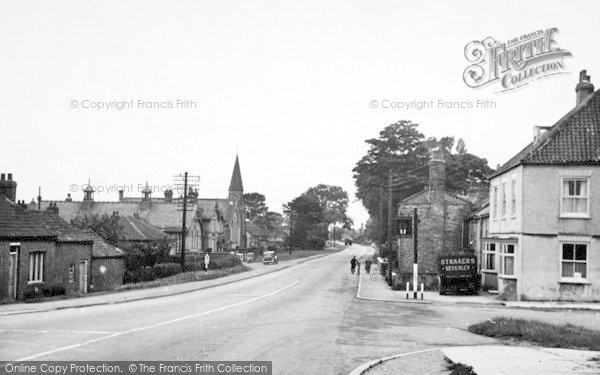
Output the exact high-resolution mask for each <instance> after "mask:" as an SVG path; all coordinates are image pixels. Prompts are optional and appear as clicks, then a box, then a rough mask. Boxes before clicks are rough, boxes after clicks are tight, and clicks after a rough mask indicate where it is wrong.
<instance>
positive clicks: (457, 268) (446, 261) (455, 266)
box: [440, 255, 477, 279]
mask: <svg viewBox="0 0 600 375" xmlns="http://www.w3.org/2000/svg"><path fill="white" fill-rule="evenodd" d="M476 274H477V258H476V257H475V256H471V255H448V256H441V257H440V276H442V277H445V278H448V279H454V278H460V279H462V278H469V277H472V276H473V275H476Z"/></svg>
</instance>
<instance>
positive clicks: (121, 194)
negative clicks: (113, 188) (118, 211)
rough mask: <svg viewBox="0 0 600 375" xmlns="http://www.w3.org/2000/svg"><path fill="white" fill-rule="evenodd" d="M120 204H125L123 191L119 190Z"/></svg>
mask: <svg viewBox="0 0 600 375" xmlns="http://www.w3.org/2000/svg"><path fill="white" fill-rule="evenodd" d="M119 202H123V190H122V189H121V190H119Z"/></svg>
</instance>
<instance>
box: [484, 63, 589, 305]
mask: <svg viewBox="0 0 600 375" xmlns="http://www.w3.org/2000/svg"><path fill="white" fill-rule="evenodd" d="M576 93H577V103H576V107H575V108H574V109H573V110H571V111H570V112H569V113H567V114H566V115H565V116H564V117H563V118H562V119H560V120H559V121H558V122H557V123H556V124H554V125H553V126H551V127H545V128H541V127H535V128H534V139H533V142H532V143H530V144H529V145H528V146H527V147H525V148H524V149H523V150H522V151H521V152H519V153H518V154H517V155H515V156H514V157H513V158H511V159H510V160H509V161H508V162H507V163H506V164H504V165H503V166H502V167H500V168H499V170H498V171H497V172H496V173H494V174H493V175H492V176H491V179H490V207H489V234H488V237H489V238H487V239H485V240H484V241H483V252H484V254H485V256H487V257H488V258H489V259H490V261H489V262H488V263H486V264H485V265H484V266H485V269H484V271H485V272H487V273H488V274H489V275H493V274H494V273H495V274H496V275H497V276H496V281H497V285H498V290H499V292H500V295H501V297H502V298H504V299H509V300H565V301H599V300H600V94H599V93H598V92H594V87H593V85H592V84H591V83H590V80H589V76H587V75H586V72H585V71H582V72H581V74H580V79H579V83H578V85H577V87H576Z"/></svg>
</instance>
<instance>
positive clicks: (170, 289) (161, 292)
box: [0, 253, 331, 316]
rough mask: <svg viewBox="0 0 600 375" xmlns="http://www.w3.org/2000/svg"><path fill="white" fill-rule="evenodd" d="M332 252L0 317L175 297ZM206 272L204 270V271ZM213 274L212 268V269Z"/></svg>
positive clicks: (7, 311) (9, 308) (29, 306)
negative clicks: (208, 277) (244, 270)
mask: <svg viewBox="0 0 600 375" xmlns="http://www.w3.org/2000/svg"><path fill="white" fill-rule="evenodd" d="M329 254H331V253H326V254H324V255H315V256H311V257H306V258H299V259H293V260H289V261H285V262H280V263H278V264H274V265H271V264H270V265H263V264H262V263H261V262H253V263H244V265H246V266H248V267H250V268H251V270H250V271H246V272H240V273H236V274H233V275H229V276H224V277H220V278H216V279H212V280H203V281H191V282H184V283H181V284H173V285H165V286H156V287H150V288H140V289H131V290H122V291H113V292H99V293H90V294H88V295H86V296H84V297H79V298H67V299H56V300H48V301H43V302H17V303H10V304H4V305H0V316H3V315H14V314H28V313H36V312H44V311H52V310H62V309H71V308H82V307H91V306H98V305H111V304H117V303H124V302H133V301H139V300H146V299H153V298H160V297H166V296H173V295H178V294H184V293H191V292H194V291H198V290H202V289H208V288H213V287H217V286H221V285H227V284H230V283H234V282H237V281H241V280H246V279H249V278H254V277H259V276H262V275H265V274H267V273H271V272H276V271H280V270H284V269H286V268H289V267H291V266H294V265H297V264H302V263H304V262H307V261H310V260H312V259H317V258H320V257H323V256H326V255H329ZM200 272H202V271H200ZM209 273H210V270H209Z"/></svg>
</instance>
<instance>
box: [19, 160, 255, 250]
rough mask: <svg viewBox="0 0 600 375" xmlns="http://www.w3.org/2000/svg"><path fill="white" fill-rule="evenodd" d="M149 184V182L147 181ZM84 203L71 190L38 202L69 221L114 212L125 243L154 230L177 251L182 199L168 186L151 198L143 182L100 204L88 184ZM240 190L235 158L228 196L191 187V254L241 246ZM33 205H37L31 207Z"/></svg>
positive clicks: (152, 235)
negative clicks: (133, 192) (132, 193)
mask: <svg viewBox="0 0 600 375" xmlns="http://www.w3.org/2000/svg"><path fill="white" fill-rule="evenodd" d="M146 185H147V184H146ZM83 193H84V195H83V200H82V201H74V200H73V198H72V197H71V195H70V194H69V195H68V196H67V198H66V199H65V200H64V201H45V200H41V201H40V203H39V205H40V207H41V209H42V210H45V209H46V208H47V207H49V206H50V205H53V206H54V207H55V208H56V210H57V212H58V215H59V216H60V217H61V218H63V219H64V220H66V221H67V222H71V220H73V219H75V218H76V217H78V216H79V217H84V216H86V215H87V216H91V215H99V216H102V215H108V216H113V215H118V216H119V218H120V219H119V220H120V223H121V224H122V226H123V227H124V229H125V230H124V232H125V238H123V241H136V240H140V241H144V240H150V239H157V238H159V237H160V236H161V234H160V233H159V232H158V231H160V232H163V233H165V234H167V236H168V238H169V240H170V241H171V242H172V253H173V254H175V253H178V252H180V250H181V238H182V220H183V217H182V216H183V215H182V200H183V198H181V197H177V198H174V197H173V191H171V190H166V191H165V192H164V198H155V197H152V190H151V189H150V188H149V187H148V186H146V187H145V188H144V189H143V190H142V192H141V193H142V195H141V197H139V198H133V197H125V196H124V194H123V191H120V192H119V199H118V201H110V202H99V201H95V200H94V196H93V194H94V189H93V188H92V187H91V186H90V185H89V184H88V186H87V187H86V188H85V189H84V192H83ZM243 194H244V189H243V184H242V176H241V172H240V165H239V160H238V158H237V157H236V160H235V165H234V169H233V174H232V176H231V182H230V186H229V194H228V197H227V198H216V199H206V198H199V197H198V193H197V192H195V191H191V192H190V194H189V196H190V197H191V204H188V211H187V215H186V236H185V249H186V251H189V252H191V253H193V252H200V251H205V250H206V249H208V248H210V249H212V250H213V251H225V250H228V249H234V248H236V247H244V238H245V236H244V235H243V233H244V232H243V229H242V227H243V223H244V221H245V206H244V198H243ZM30 208H31V209H32V210H34V209H37V203H32V204H31V205H30Z"/></svg>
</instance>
